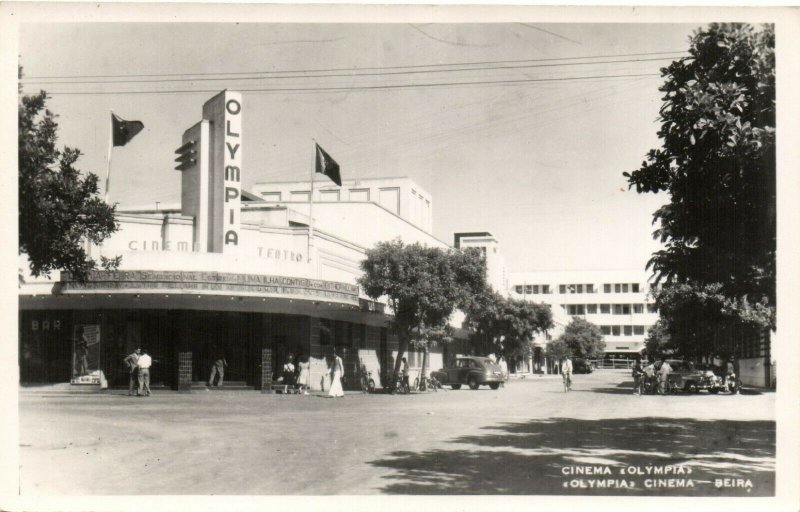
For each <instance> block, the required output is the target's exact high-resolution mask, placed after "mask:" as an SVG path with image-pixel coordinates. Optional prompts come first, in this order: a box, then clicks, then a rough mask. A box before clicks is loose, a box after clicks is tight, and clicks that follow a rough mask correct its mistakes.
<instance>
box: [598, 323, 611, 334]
mask: <svg viewBox="0 0 800 512" xmlns="http://www.w3.org/2000/svg"><path fill="white" fill-rule="evenodd" d="M600 332H601V333H603V335H604V336H608V335H610V334H611V326H610V325H601V326H600Z"/></svg>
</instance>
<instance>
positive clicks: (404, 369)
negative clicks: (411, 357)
mask: <svg viewBox="0 0 800 512" xmlns="http://www.w3.org/2000/svg"><path fill="white" fill-rule="evenodd" d="M402 361H403V366H402V369H401V374H402V376H403V386H404V387H405V389H411V384H410V383H409V381H408V377H409V371H408V359H406V358H405V357H404V358H403V359H402Z"/></svg>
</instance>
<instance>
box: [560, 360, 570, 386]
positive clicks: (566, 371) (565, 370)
mask: <svg viewBox="0 0 800 512" xmlns="http://www.w3.org/2000/svg"><path fill="white" fill-rule="evenodd" d="M561 379H562V380H563V381H564V383H565V384H567V386H568V387H572V359H570V358H569V356H568V355H566V356H564V360H563V361H561Z"/></svg>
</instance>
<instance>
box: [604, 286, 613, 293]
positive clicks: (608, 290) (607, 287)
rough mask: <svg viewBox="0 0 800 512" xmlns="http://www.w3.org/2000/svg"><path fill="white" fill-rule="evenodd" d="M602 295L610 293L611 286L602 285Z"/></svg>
mask: <svg viewBox="0 0 800 512" xmlns="http://www.w3.org/2000/svg"><path fill="white" fill-rule="evenodd" d="M603 293H611V285H610V284H604V285H603Z"/></svg>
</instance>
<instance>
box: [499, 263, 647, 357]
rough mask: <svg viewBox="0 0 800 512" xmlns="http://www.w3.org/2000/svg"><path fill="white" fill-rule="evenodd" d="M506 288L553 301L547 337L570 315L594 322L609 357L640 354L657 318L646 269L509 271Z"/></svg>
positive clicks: (560, 328) (533, 298) (521, 295)
mask: <svg viewBox="0 0 800 512" xmlns="http://www.w3.org/2000/svg"><path fill="white" fill-rule="evenodd" d="M509 291H510V296H511V297H514V298H522V299H526V300H530V301H535V302H544V303H546V304H550V305H551V306H552V308H553V317H554V320H555V323H556V327H555V329H553V331H552V332H550V333H548V338H555V337H557V336H559V335H560V334H561V332H563V329H564V327H565V325H566V323H565V322H568V321H569V319H570V318H571V317H576V316H577V317H581V318H584V319H586V320H587V321H589V322H591V323H593V324H595V325H597V326H599V327H600V330H601V331H602V333H603V338H604V340H605V342H606V356H609V357H613V356H630V355H635V354H639V353H641V351H642V350H643V349H644V341H645V338H646V336H647V331H648V329H649V328H650V327H651V326H652V325H653V324H654V323H655V322H656V320H657V319H658V314H657V312H656V309H655V305H654V304H653V301H652V298H651V297H650V294H649V292H650V284H649V283H648V274H647V273H646V272H645V271H641V270H596V271H594V270H593V271H588V270H587V271H554V272H545V271H542V272H513V273H511V274H510V276H509ZM545 341H546V340H545Z"/></svg>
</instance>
